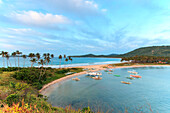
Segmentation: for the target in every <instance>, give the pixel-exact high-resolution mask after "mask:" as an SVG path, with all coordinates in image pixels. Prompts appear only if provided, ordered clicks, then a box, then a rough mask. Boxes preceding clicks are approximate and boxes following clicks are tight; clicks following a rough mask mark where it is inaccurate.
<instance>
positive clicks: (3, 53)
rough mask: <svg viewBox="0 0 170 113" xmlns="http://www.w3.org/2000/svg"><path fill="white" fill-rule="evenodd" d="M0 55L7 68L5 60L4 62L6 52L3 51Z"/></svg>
mask: <svg viewBox="0 0 170 113" xmlns="http://www.w3.org/2000/svg"><path fill="white" fill-rule="evenodd" d="M0 55H2V58H3V66H4V67H5V60H4V57H5V52H4V51H1V53H0Z"/></svg>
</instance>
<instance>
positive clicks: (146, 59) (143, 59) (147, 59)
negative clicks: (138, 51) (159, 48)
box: [121, 55, 170, 64]
mask: <svg viewBox="0 0 170 113" xmlns="http://www.w3.org/2000/svg"><path fill="white" fill-rule="evenodd" d="M121 61H131V62H134V63H166V64H170V57H161V56H159V57H157V56H137V55H136V56H134V57H123V58H122V59H121Z"/></svg>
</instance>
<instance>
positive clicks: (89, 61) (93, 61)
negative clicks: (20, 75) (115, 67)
mask: <svg viewBox="0 0 170 113" xmlns="http://www.w3.org/2000/svg"><path fill="white" fill-rule="evenodd" d="M4 59H5V66H7V61H6V58H4ZM72 59H73V61H72V62H71V61H68V62H65V61H64V59H62V60H61V67H75V66H85V65H98V64H111V63H120V60H121V59H120V58H87V57H86V58H83V57H82V58H72ZM16 63H17V66H18V58H16ZM10 64H11V66H15V59H14V58H12V57H10V63H9V66H10ZM19 64H20V67H23V65H24V59H23V58H22V57H20V58H19ZM59 65H60V59H58V58H54V59H52V60H51V62H50V63H49V65H48V66H49V67H53V68H58V67H59ZM25 66H26V67H30V66H31V62H30V58H27V59H26V60H25ZM34 66H37V63H35V64H34ZM0 67H3V59H2V57H0Z"/></svg>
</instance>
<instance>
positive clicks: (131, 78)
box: [126, 77, 135, 80]
mask: <svg viewBox="0 0 170 113" xmlns="http://www.w3.org/2000/svg"><path fill="white" fill-rule="evenodd" d="M126 78H127V79H130V80H133V79H135V78H133V77H126Z"/></svg>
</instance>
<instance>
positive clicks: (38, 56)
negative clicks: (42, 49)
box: [35, 53, 41, 67]
mask: <svg viewBox="0 0 170 113" xmlns="http://www.w3.org/2000/svg"><path fill="white" fill-rule="evenodd" d="M35 56H36V57H37V61H38V62H39V60H40V58H41V56H40V53H36V55H35ZM38 67H39V63H38Z"/></svg>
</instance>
